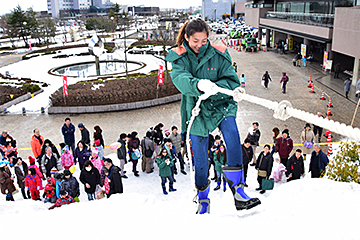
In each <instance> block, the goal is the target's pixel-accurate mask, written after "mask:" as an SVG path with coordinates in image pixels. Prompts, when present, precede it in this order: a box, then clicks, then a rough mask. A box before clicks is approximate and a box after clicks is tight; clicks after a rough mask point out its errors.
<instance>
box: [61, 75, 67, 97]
mask: <svg viewBox="0 0 360 240" xmlns="http://www.w3.org/2000/svg"><path fill="white" fill-rule="evenodd" d="M62 77H63V89H64V95H65V96H67V97H68V96H69V92H68V84H67V77H66V76H64V75H63V76H62Z"/></svg>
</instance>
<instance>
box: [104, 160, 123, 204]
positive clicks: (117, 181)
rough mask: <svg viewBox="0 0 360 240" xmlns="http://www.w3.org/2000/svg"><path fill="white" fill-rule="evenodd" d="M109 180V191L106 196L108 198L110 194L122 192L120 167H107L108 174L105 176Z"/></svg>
mask: <svg viewBox="0 0 360 240" xmlns="http://www.w3.org/2000/svg"><path fill="white" fill-rule="evenodd" d="M107 177H108V178H109V180H110V182H109V185H110V191H109V194H108V195H107V197H108V198H109V197H110V196H111V195H112V194H115V193H123V185H122V181H121V175H120V168H119V167H117V166H114V165H113V166H112V167H111V168H110V169H109V175H108V176H107Z"/></svg>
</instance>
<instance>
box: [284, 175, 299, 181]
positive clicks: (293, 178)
mask: <svg viewBox="0 0 360 240" xmlns="http://www.w3.org/2000/svg"><path fill="white" fill-rule="evenodd" d="M297 179H300V176H299V177H291V178H289V179H288V180H287V181H288V182H290V181H292V180H297Z"/></svg>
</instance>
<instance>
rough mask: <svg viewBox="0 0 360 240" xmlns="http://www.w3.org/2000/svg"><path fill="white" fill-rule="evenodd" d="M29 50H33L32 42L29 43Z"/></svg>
mask: <svg viewBox="0 0 360 240" xmlns="http://www.w3.org/2000/svg"><path fill="white" fill-rule="evenodd" d="M29 48H30V50H32V47H31V41H29Z"/></svg>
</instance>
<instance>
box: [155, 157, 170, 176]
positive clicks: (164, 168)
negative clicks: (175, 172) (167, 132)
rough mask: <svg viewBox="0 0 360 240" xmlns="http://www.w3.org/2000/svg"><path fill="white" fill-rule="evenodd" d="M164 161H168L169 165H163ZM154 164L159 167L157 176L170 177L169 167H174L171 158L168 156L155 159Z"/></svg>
mask: <svg viewBox="0 0 360 240" xmlns="http://www.w3.org/2000/svg"><path fill="white" fill-rule="evenodd" d="M166 159H170V164H169V165H167V164H166V163H165V160H166ZM156 164H157V165H158V167H159V176H160V177H168V176H171V167H172V166H173V165H174V161H173V160H172V158H171V157H170V156H166V157H163V156H161V157H157V158H156Z"/></svg>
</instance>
